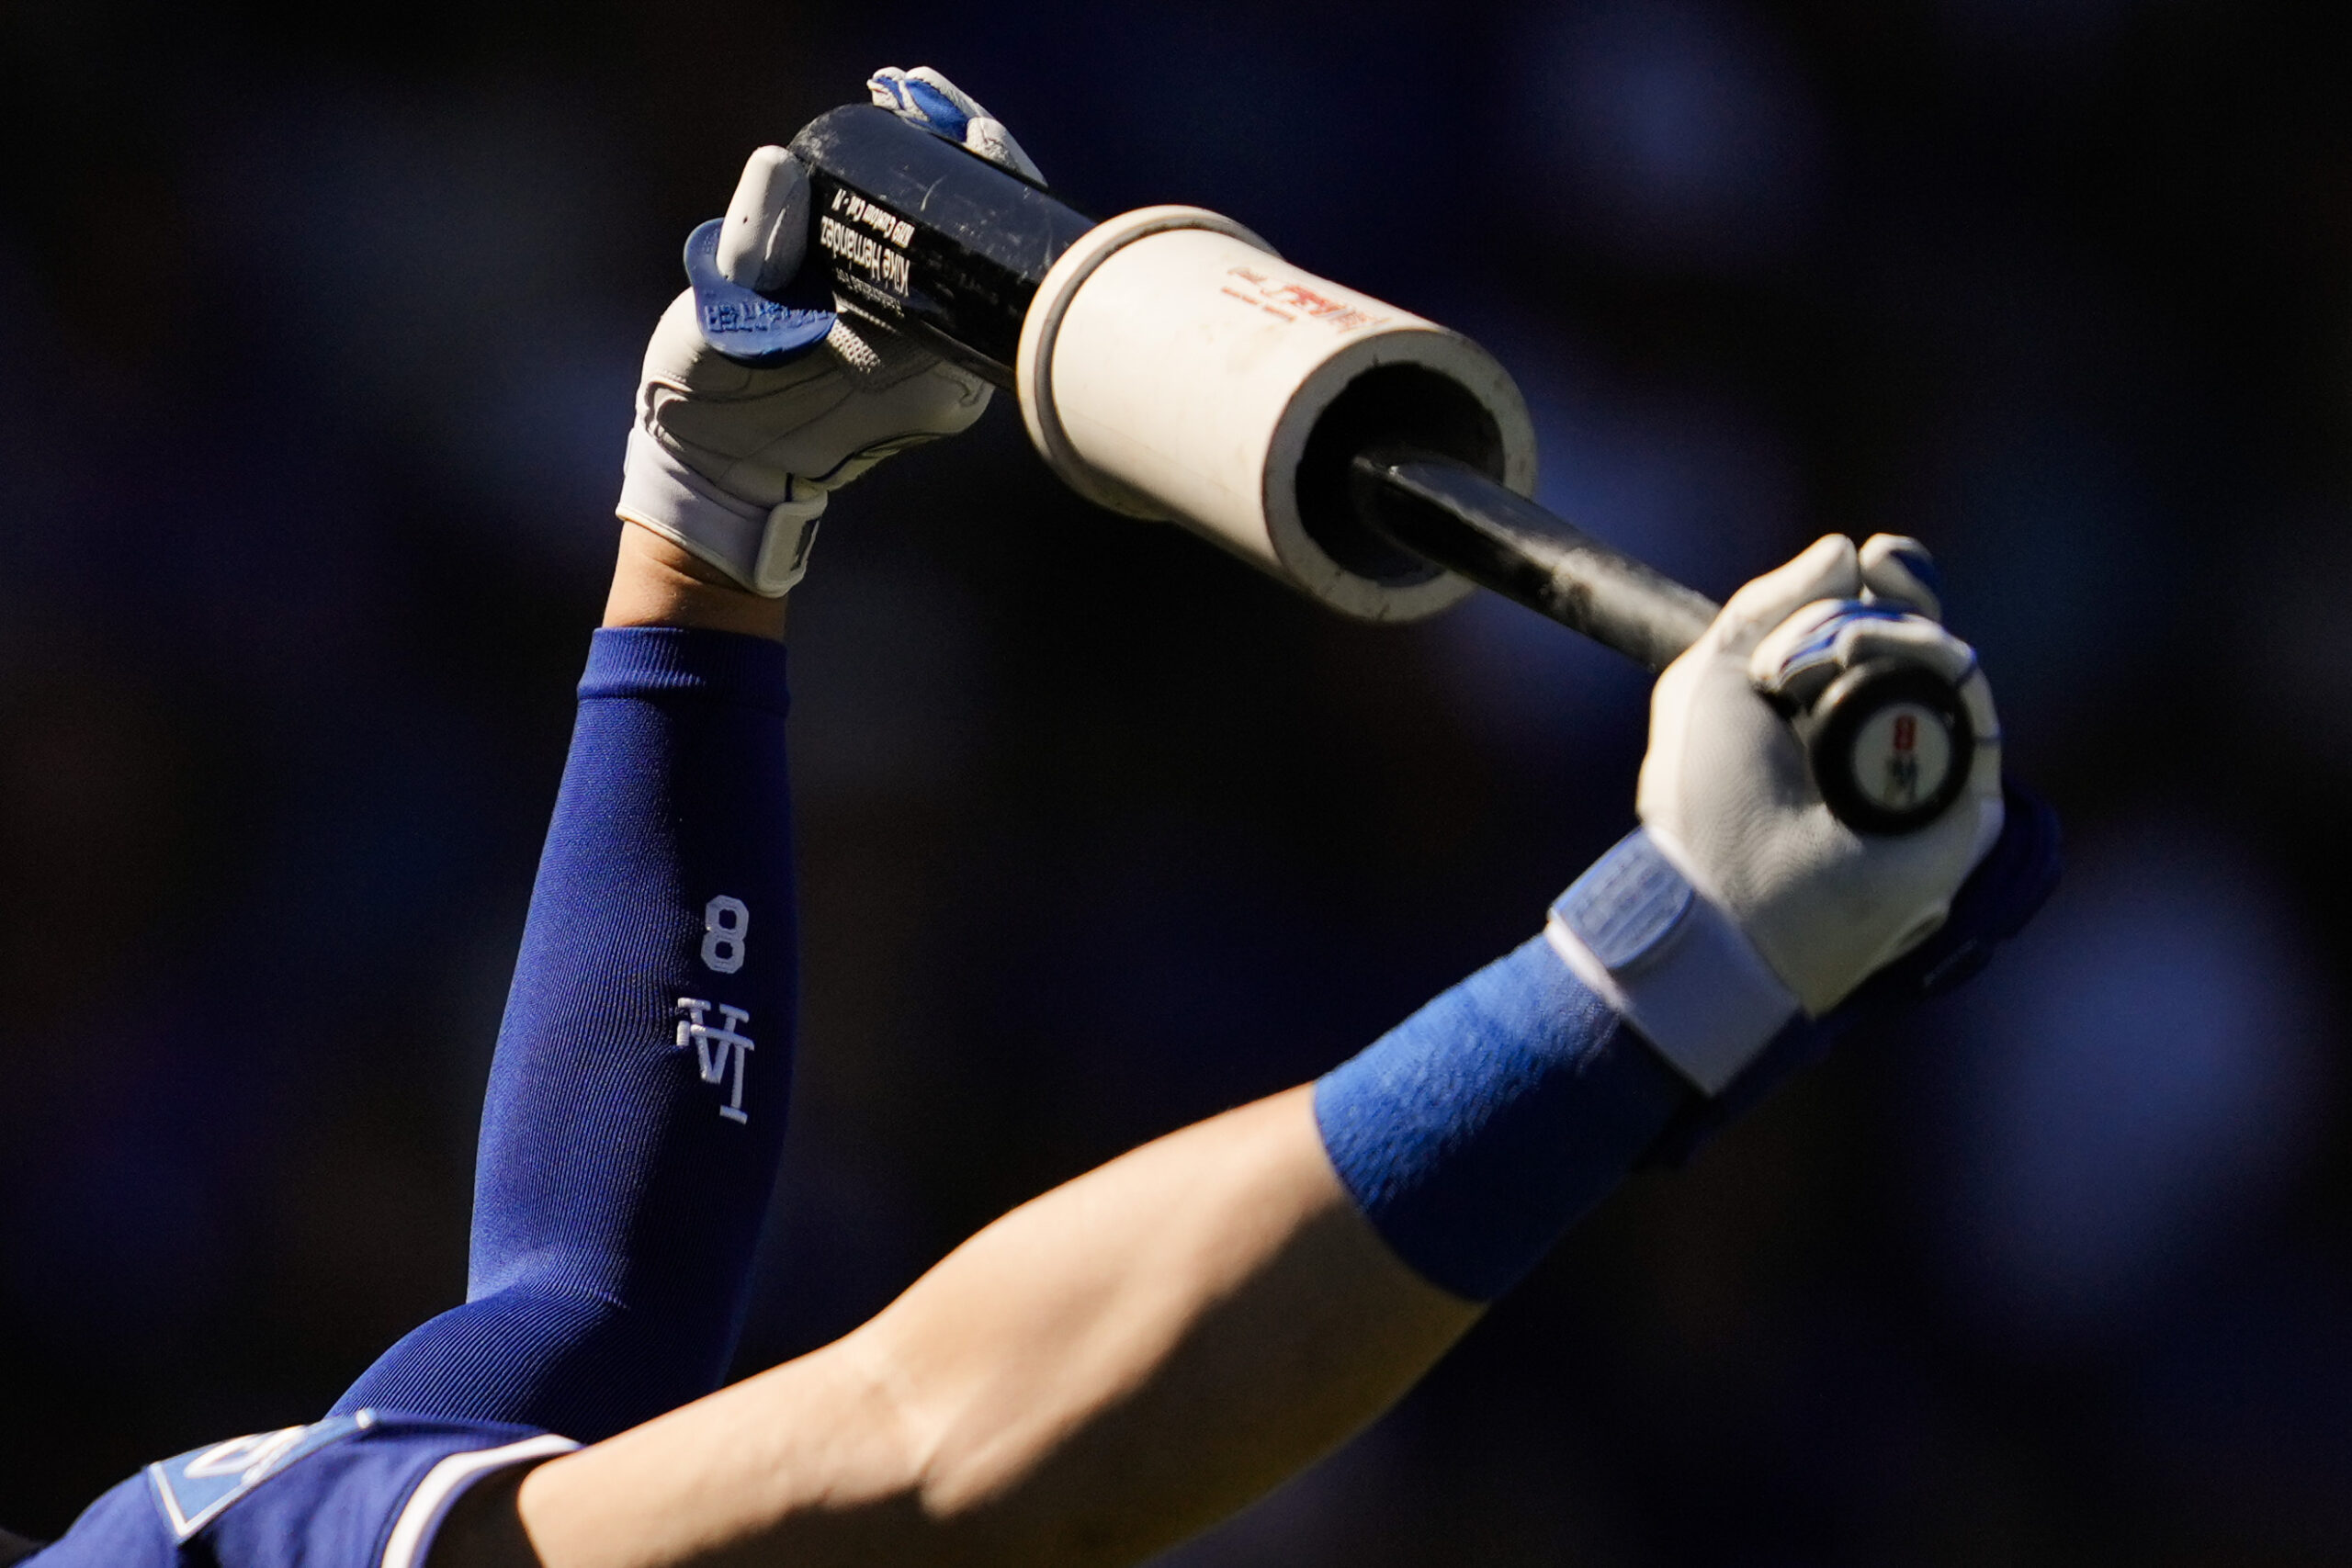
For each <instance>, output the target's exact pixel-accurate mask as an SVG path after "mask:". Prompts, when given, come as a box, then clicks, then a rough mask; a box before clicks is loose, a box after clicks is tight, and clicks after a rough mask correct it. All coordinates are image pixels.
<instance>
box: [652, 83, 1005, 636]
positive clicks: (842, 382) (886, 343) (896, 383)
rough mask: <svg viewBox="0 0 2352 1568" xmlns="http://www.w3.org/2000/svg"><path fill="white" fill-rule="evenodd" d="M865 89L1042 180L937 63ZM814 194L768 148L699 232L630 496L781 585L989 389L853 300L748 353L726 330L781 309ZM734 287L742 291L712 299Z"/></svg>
mask: <svg viewBox="0 0 2352 1568" xmlns="http://www.w3.org/2000/svg"><path fill="white" fill-rule="evenodd" d="M866 85H867V88H868V89H869V90H870V91H871V93H872V94H873V96H874V101H875V102H876V104H878V105H880V106H881V107H885V108H888V109H889V110H891V111H892V112H894V113H896V114H898V115H899V116H900V117H901V118H905V119H909V120H911V121H913V122H914V123H916V124H918V125H921V126H922V127H923V128H924V129H926V130H932V131H934V132H936V133H937V134H939V135H941V136H944V137H945V138H947V139H948V140H950V141H956V142H957V143H958V144H960V145H962V146H965V147H968V148H970V149H971V150H972V151H973V152H978V154H980V155H981V156H982V157H985V158H989V159H990V160H992V161H993V162H995V163H998V164H1002V165H1003V166H1005V167H1006V168H1009V169H1012V171H1013V172H1015V173H1016V174H1019V175H1023V177H1025V178H1028V179H1033V180H1034V179H1038V178H1039V175H1038V174H1037V167H1036V165H1035V164H1033V163H1031V162H1030V161H1029V158H1028V155H1027V154H1026V153H1024V152H1022V150H1021V147H1020V144H1019V143H1018V142H1016V141H1013V139H1012V132H1010V131H1008V130H1005V129H1004V127H1003V125H1002V124H1001V123H1000V122H999V121H998V120H996V119H995V118H992V117H991V116H989V113H988V112H987V110H985V109H983V108H982V107H980V106H979V105H978V103H976V102H975V101H973V99H972V98H971V97H970V96H967V94H965V93H963V92H962V91H960V90H959V89H958V88H956V85H954V84H953V83H951V82H949V81H948V80H947V79H946V78H945V77H944V76H942V75H940V74H939V73H937V72H935V71H933V70H931V69H930V68H929V67H922V68H919V69H917V70H914V71H900V70H899V69H897V68H896V67H891V68H889V69H887V70H884V71H881V72H878V73H876V74H875V76H874V77H873V78H872V79H871V80H870V81H869V82H868V83H867V84H866ZM713 242H715V243H713ZM808 243H809V175H808V171H807V170H805V169H804V168H802V167H801V165H800V164H799V162H798V161H797V159H795V158H794V157H793V156H792V154H791V153H790V152H786V150H785V149H783V148H781V147H763V148H761V149H760V150H759V151H758V152H754V153H752V157H751V161H750V162H749V163H748V164H745V165H744V168H743V176H742V179H741V182H740V183H739V184H738V185H737V186H736V188H735V197H734V200H733V201H732V202H730V203H729V206H728V210H727V216H726V218H725V220H723V221H722V222H721V224H720V225H719V226H718V228H717V230H716V232H715V233H713V232H711V231H710V230H709V226H706V228H705V229H704V230H697V231H696V232H695V239H694V240H693V241H690V242H689V243H688V255H687V271H688V274H689V276H693V277H695V280H696V282H697V284H698V285H699V286H700V287H699V288H689V289H688V290H687V291H686V292H684V293H683V294H681V295H679V296H678V298H677V299H674V300H673V301H671V304H670V308H669V310H666V311H664V312H663V313H662V320H661V322H660V324H659V325H657V326H656V327H655V328H654V329H653V341H652V342H651V343H650V344H649V345H648V346H647V348H646V351H645V372H644V378H643V380H642V382H641V384H640V385H639V389H638V396H637V417H636V423H634V425H633V426H632V427H631V429H630V431H629V438H628V457H627V460H626V462H625V464H624V467H623V470H622V481H621V498H620V503H619V505H618V506H617V507H616V511H617V512H618V513H619V514H620V516H621V518H622V519H623V520H624V521H627V522H629V523H634V524H637V525H639V526H640V527H645V528H650V529H651V530H652V531H653V532H655V533H657V534H660V535H661V536H663V537H664V538H667V539H669V540H671V541H672V542H673V543H675V544H677V545H678V546H680V547H683V548H684V549H686V550H688V551H690V552H692V553H693V554H694V555H695V556H697V557H699V558H702V559H703V560H705V561H707V562H709V563H710V564H711V565H712V566H714V567H717V568H718V570H720V571H722V572H724V573H726V574H727V576H728V577H729V579H731V580H732V581H735V582H737V583H739V584H741V586H742V587H744V588H748V589H750V590H751V591H752V592H754V593H759V594H763V595H765V596H767V597H769V598H776V597H780V596H782V595H783V594H785V593H786V592H789V591H790V590H791V589H792V587H793V586H794V585H795V584H796V583H797V582H798V581H800V579H801V577H802V576H803V575H804V574H805V573H806V572H807V570H808V565H809V548H810V547H811V546H812V545H813V544H814V543H815V541H816V535H817V520H818V518H819V517H820V515H821V514H822V513H823V512H824V510H825V505H826V502H828V501H829V500H830V499H831V494H832V492H833V491H836V490H838V489H840V488H841V487H842V485H845V484H847V483H849V482H850V481H851V480H853V479H856V478H858V477H859V476H860V475H862V474H864V473H865V471H866V470H867V469H869V468H873V467H874V465H875V464H876V463H878V462H880V461H881V460H882V459H883V458H885V457H889V456H890V455H891V454H892V453H895V452H902V451H904V450H906V449H907V448H908V447H910V446H919V445H921V444H922V443H923V442H926V441H931V440H934V439H936V438H937V437H939V436H942V435H952V434H955V433H956V432H957V431H959V430H962V429H964V428H965V427H967V425H969V424H971V423H972V422H973V421H975V420H977V419H978V418H979V417H980V415H981V413H982V412H984V411H986V409H987V408H988V405H989V390H990V389H989V386H988V384H987V383H986V382H984V381H982V380H980V379H979V378H978V377H976V376H973V375H971V374H969V373H968V372H967V371H965V370H963V369H961V368H959V367H956V366H954V365H950V364H948V363H947V362H945V361H944V360H942V359H941V358H940V357H939V356H938V355H935V354H933V353H932V352H930V351H929V350H928V349H925V348H922V347H921V346H920V345H918V344H916V343H914V342H913V341H912V340H911V339H910V338H909V337H908V336H907V335H906V334H905V333H901V332H899V331H898V330H897V329H895V328H893V327H891V326H889V325H888V324H887V323H885V322H883V321H879V320H877V319H876V318H875V317H873V316H871V315H868V314H866V313H865V312H864V311H861V310H857V309H856V308H855V307H854V306H852V305H850V304H849V303H847V302H846V301H843V300H841V299H834V300H832V301H831V305H832V320H831V330H830V331H829V332H824V333H823V335H822V336H821V337H818V336H817V335H816V334H815V333H809V334H808V341H806V342H798V341H793V340H791V339H788V338H787V339H785V340H784V341H785V342H786V347H784V348H783V349H781V350H771V349H761V348H755V349H753V350H752V351H750V352H748V353H746V352H744V351H742V350H741V346H740V345H741V342H742V341H743V340H744V339H745V338H748V337H750V336H751V335H752V334H730V333H728V332H726V331H724V330H722V328H723V327H724V326H725V325H726V324H729V322H730V321H736V320H740V319H741V317H742V316H743V315H744V314H746V313H747V312H748V313H750V314H752V315H754V316H757V315H759V314H761V313H763V312H765V313H767V314H768V315H770V316H773V315H774V314H775V313H776V312H777V307H775V305H774V304H773V303H772V302H770V301H769V300H768V299H766V297H767V296H771V295H774V294H775V293H778V292H780V291H783V290H786V289H787V288H790V286H791V285H792V284H793V282H794V280H795V278H796V277H797V275H798V273H799V270H800V266H801V263H802V261H803V259H804V256H805V254H806V251H807V248H808ZM698 295H700V296H703V297H704V298H702V299H698ZM719 296H729V297H730V299H729V302H728V303H726V304H725V305H714V304H712V303H711V300H712V299H715V298H717V297H719ZM735 300H741V301H742V304H741V305H740V306H739V305H738V304H736V303H735V302H734V301H735ZM815 319H816V320H817V321H818V322H819V326H820V330H821V326H822V318H821V317H819V318H815ZM706 327H709V328H711V329H712V333H711V334H710V335H707V334H706V331H705V329H706ZM713 335H716V336H718V337H719V338H720V339H722V340H723V341H725V342H727V344H728V346H729V351H730V352H729V353H722V352H720V350H719V349H718V347H715V346H714V345H713V343H712V336H713ZM730 355H732V356H730Z"/></svg>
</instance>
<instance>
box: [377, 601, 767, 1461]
mask: <svg viewBox="0 0 2352 1568" xmlns="http://www.w3.org/2000/svg"><path fill="white" fill-rule="evenodd" d="M784 664H785V655H784V649H783V648H782V647H781V646H779V645H777V644H775V643H769V642H763V641H761V640H759V639H757V638H752V637H737V636H733V635H730V634H728V633H721V632H704V631H685V630H679V629H674V628H667V627H630V628H627V629H622V630H605V631H600V632H598V633H597V634H596V638H595V643H594V648H593V649H592V651H591V653H590V655H589V660H588V671H587V674H586V676H585V677H584V678H583V679H582V682H581V684H580V699H581V701H580V716H579V720H578V724H577V727H576V728H574V730H573V732H572V741H571V761H570V762H569V763H568V764H567V766H566V768H565V771H564V778H563V787H562V790H561V793H560V795H558V797H557V800H556V807H555V818H554V821H553V822H552V824H551V825H550V826H549V828H548V841H547V849H546V852H545V853H544V854H543V855H542V857H541V859H540V862H539V874H538V882H537V886H536V887H535V888H534V889H533V891H532V895H531V911H530V918H529V920H528V922H527V924H526V927H525V930H524V933H523V950H522V955H521V958H520V960H519V961H518V963H517V965H516V968H515V985H514V990H513V992H512V994H511V995H510V997H509V998H508V1001H507V1006H506V1019H505V1022H504V1025H503V1027H502V1029H501V1030H500V1032H499V1039H498V1053H497V1056H496V1058H495V1060H494V1061H493V1062H492V1066H491V1075H490V1089H489V1096H488V1100H487V1102H486V1104H485V1105H484V1107H483V1111H482V1127H481V1151H480V1155H479V1158H478V1162H477V1166H476V1170H475V1186H474V1224H473V1248H472V1258H471V1265H470V1269H469V1280H468V1285H467V1298H468V1299H467V1301H466V1303H465V1304H464V1305H463V1306H460V1307H458V1308H456V1309H454V1310H452V1311H449V1312H447V1313H444V1314H441V1315H440V1316H439V1317H436V1318H435V1319H433V1320H432V1321H431V1322H429V1323H427V1324H425V1325H424V1326H423V1327H421V1328H418V1329H417V1330H416V1331H414V1332H413V1333H412V1334H410V1335H409V1336H408V1337H406V1338H404V1339H402V1340H401V1342H400V1343H399V1344H398V1345H396V1346H394V1347H393V1348H391V1349H390V1351H388V1352H387V1353H386V1354H385V1355H384V1357H383V1359H381V1360H379V1361H378V1362H377V1363H376V1365H375V1366H374V1367H372V1368H370V1369H369V1370H368V1372H367V1373H366V1374H365V1375H364V1376H363V1377H361V1378H360V1380H359V1382H357V1383H356V1384H355V1385H354V1386H353V1387H352V1389H351V1390H350V1392H349V1393H345V1395H344V1397H343V1399H342V1401H341V1403H340V1404H337V1405H336V1406H335V1410H336V1412H337V1413H338V1414H340V1413H345V1412H348V1411H352V1410H356V1409H358V1408H360V1407H362V1406H368V1405H372V1406H375V1407H378V1408H380V1409H396V1410H407V1411H414V1412H417V1413H419V1414H424V1415H432V1416H452V1417H462V1418H467V1419H471V1420H481V1421H509V1422H515V1423H519V1424H523V1425H526V1426H533V1427H544V1428H547V1429H548V1430H550V1431H555V1432H560V1433H562V1434H564V1435H565V1436H567V1437H571V1438H578V1439H580V1440H581V1441H582V1442H594V1441H595V1440H597V1439H598V1438H605V1437H607V1436H609V1435H611V1434H612V1433H614V1432H616V1431H619V1430H621V1429H622V1428H624V1427H630V1426H634V1425H635V1424H637V1423H638V1422H640V1421H643V1420H646V1419H649V1418H650V1417H651V1416H656V1415H659V1414H661V1413H662V1411H665V1410H668V1409H671V1408H673V1406H676V1405H678V1404H684V1403H685V1402H686V1401H688V1400H691V1399H695V1398H697V1397H699V1396H701V1395H703V1394H706V1393H709V1392H711V1391H712V1390H713V1389H715V1388H717V1387H718V1384H719V1382H720V1380H721V1379H722V1378H723V1377H724V1376H725V1374H726V1371H727V1366H728V1362H729V1359H730V1358H731V1356H732V1354H733V1352H734V1348H735V1341H736V1338H737V1336H738V1335H739V1334H740V1332H741V1326H742V1317H743V1313H744V1308H745V1305H746V1298H747V1293H748V1288H749V1282H750V1276H751V1267H752V1250H753V1247H754V1246H755V1244H756V1243H757V1241H758V1238H759V1235H760V1229H761V1225H762V1222H763V1219H764V1217H765V1215H766V1211H767V1207H768V1201H769V1198H770V1195H771V1193H772V1192H773V1190H774V1189H775V1177H776V1162H777V1159H778V1156H779V1155H780V1152H781V1147H782V1139H783V1134H784V1122H785V1108H786V1099H787V1096H788V1094H789V1090H790V1086H791V1065H792V1038H793V1009H794V998H795V987H796V979H797V974H796V965H797V931H796V930H795V924H796V922H795V913H794V907H793V886H792V865H791V831H790V821H789V807H788V805H787V796H786V778H785V744H784V715H785V705H786V699H785V682H784Z"/></svg>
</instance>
